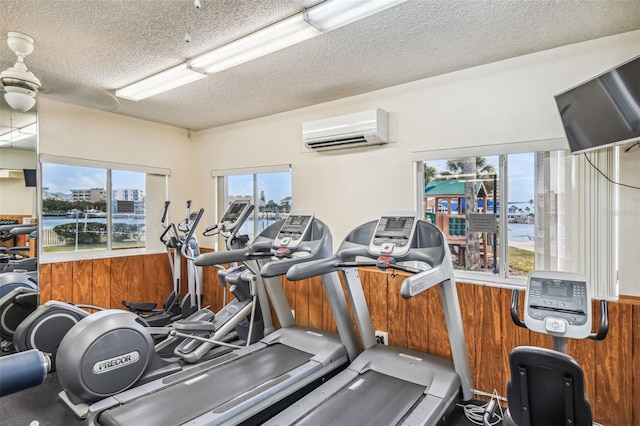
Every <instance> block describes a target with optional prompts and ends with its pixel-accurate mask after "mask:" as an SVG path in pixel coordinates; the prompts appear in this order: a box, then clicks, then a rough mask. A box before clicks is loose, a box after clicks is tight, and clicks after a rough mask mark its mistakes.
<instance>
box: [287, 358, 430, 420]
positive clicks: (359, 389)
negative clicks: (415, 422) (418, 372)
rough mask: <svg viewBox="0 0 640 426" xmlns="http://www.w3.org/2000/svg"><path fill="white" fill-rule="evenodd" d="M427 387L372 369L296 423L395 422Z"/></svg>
mask: <svg viewBox="0 0 640 426" xmlns="http://www.w3.org/2000/svg"><path fill="white" fill-rule="evenodd" d="M424 390H425V388H424V386H420V385H417V384H415V383H411V382H406V381H404V380H402V379H398V378H396V377H391V376H387V375H384V374H380V373H378V372H376V371H373V370H369V371H367V372H366V373H364V374H362V375H360V376H358V378H357V379H356V380H354V381H353V382H352V383H351V384H350V385H349V386H347V387H345V388H344V389H342V390H341V391H340V392H338V393H336V394H335V395H334V396H333V397H331V399H329V400H327V401H326V402H325V403H323V404H321V405H320V406H318V408H316V409H315V410H314V411H312V412H311V413H309V414H308V415H306V416H305V417H303V418H302V419H301V420H300V421H299V422H297V423H296V426H297V425H314V426H316V425H319V424H324V425H372V426H374V425H375V426H378V425H394V424H396V423H398V422H399V421H400V419H402V417H404V415H405V414H406V412H407V411H408V410H409V409H410V408H411V407H412V406H413V405H414V404H415V403H416V401H418V399H420V398H421V397H422V395H423V393H424Z"/></svg>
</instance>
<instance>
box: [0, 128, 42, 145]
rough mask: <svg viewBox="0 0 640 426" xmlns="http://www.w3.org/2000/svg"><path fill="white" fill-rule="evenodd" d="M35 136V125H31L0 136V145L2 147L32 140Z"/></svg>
mask: <svg viewBox="0 0 640 426" xmlns="http://www.w3.org/2000/svg"><path fill="white" fill-rule="evenodd" d="M35 135H36V123H31V124H29V125H27V126H24V127H22V128H20V129H15V130H13V131H11V132H7V133H4V134H2V135H0V143H1V144H2V145H7V144H10V143H11V142H18V141H21V140H24V139H29V138H32V137H34V136H35Z"/></svg>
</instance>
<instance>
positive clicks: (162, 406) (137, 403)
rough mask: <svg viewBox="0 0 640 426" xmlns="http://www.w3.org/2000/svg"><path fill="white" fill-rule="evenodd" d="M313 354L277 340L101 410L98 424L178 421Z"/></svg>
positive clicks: (206, 408)
mask: <svg viewBox="0 0 640 426" xmlns="http://www.w3.org/2000/svg"><path fill="white" fill-rule="evenodd" d="M312 356H313V355H312V354H309V353H307V352H302V351H299V350H297V349H294V348H292V347H290V346H285V345H281V344H276V345H272V346H268V347H266V348H264V349H262V350H259V351H256V352H254V353H252V354H249V355H247V356H244V357H242V358H238V359H237V360H235V361H231V362H230V363H229V364H225V365H222V366H220V367H218V368H214V369H212V370H211V371H209V372H208V373H204V374H203V375H202V376H195V377H192V378H191V379H189V380H186V381H183V382H180V383H177V384H175V385H173V386H169V387H166V388H163V389H161V390H159V391H158V392H155V393H152V394H149V395H144V396H142V397H140V398H138V399H135V400H133V401H131V402H128V403H126V404H124V405H121V406H118V407H115V408H112V409H110V410H108V411H105V412H104V413H102V414H101V415H100V416H99V418H98V424H100V425H103V426H115V425H142V424H145V425H179V424H182V423H185V422H187V421H189V420H191V419H193V418H195V417H198V416H199V415H201V414H203V413H206V412H208V411H211V410H213V409H215V408H216V407H218V406H220V405H222V404H224V403H226V402H228V401H229V400H231V399H233V398H235V397H237V396H238V395H241V394H243V393H244V392H247V391H250V390H252V389H253V388H255V387H257V386H258V385H260V384H262V383H264V382H266V381H268V380H271V379H273V378H276V377H278V376H280V375H282V374H285V373H286V372H288V371H291V370H292V369H294V368H296V367H298V366H300V365H302V364H304V363H306V362H307V361H309V359H311V357H312Z"/></svg>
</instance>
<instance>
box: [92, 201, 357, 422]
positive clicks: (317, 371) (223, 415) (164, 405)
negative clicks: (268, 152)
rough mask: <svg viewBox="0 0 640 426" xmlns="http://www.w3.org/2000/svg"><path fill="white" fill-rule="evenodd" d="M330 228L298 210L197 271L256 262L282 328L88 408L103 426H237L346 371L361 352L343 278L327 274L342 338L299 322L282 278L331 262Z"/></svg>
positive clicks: (202, 261)
mask: <svg viewBox="0 0 640 426" xmlns="http://www.w3.org/2000/svg"><path fill="white" fill-rule="evenodd" d="M331 250H332V241H331V234H330V232H329V229H328V228H327V226H326V225H325V224H324V223H322V222H321V221H320V220H318V219H315V217H314V215H313V214H312V213H307V212H295V213H291V214H290V215H289V216H288V217H287V218H286V219H284V220H280V221H278V222H276V223H274V224H272V225H271V226H269V227H267V228H266V229H265V230H264V231H262V232H261V233H260V234H259V235H258V236H257V237H256V238H255V240H254V241H253V243H251V244H250V245H249V246H247V247H246V248H243V249H238V250H231V251H223V252H215V253H206V254H202V255H200V256H199V257H197V258H196V261H195V262H196V264H197V265H198V266H211V265H218V264H224V263H231V262H238V261H246V260H247V259H257V260H258V263H259V264H260V266H261V269H260V275H261V276H262V277H263V281H264V284H265V287H266V290H267V293H268V295H269V298H270V301H271V305H272V307H273V309H274V311H275V313H276V315H277V317H278V320H279V322H280V325H281V328H280V329H278V330H276V331H274V332H273V333H271V334H269V335H268V336H266V337H264V338H263V339H261V340H260V341H258V342H256V343H253V344H251V345H249V346H247V347H245V348H242V349H237V350H234V351H232V352H231V353H229V354H226V355H223V356H220V357H218V358H215V359H213V360H210V361H206V362H204V363H201V364H197V365H195V366H194V367H192V368H190V369H188V370H185V371H182V372H179V373H175V374H173V375H169V376H166V377H164V378H162V379H158V380H155V381H153V382H150V383H147V384H144V385H142V386H139V387H136V388H133V389H130V390H127V391H124V392H122V393H120V394H118V395H115V396H113V397H109V398H106V399H104V400H102V401H99V402H97V403H94V404H92V405H91V406H90V407H89V411H90V416H89V424H98V425H103V426H115V425H131V424H150V425H159V424H165V425H180V424H190V425H201V424H238V423H240V422H242V421H244V420H247V419H250V418H251V417H253V416H254V415H256V414H258V413H260V412H261V411H263V410H266V409H267V408H269V407H270V406H272V405H273V404H277V403H278V402H280V401H282V400H283V399H284V398H287V397H289V396H291V395H292V394H294V393H296V392H298V391H300V390H301V389H303V388H304V387H306V386H307V385H309V384H311V383H313V382H315V381H316V380H319V379H322V378H324V377H326V376H327V375H328V374H330V373H332V372H334V371H335V370H336V369H338V368H340V367H343V366H344V365H345V364H346V363H347V362H349V361H350V360H353V359H354V358H355V357H356V355H357V354H358V353H359V350H360V349H359V346H358V340H357V337H356V333H355V328H354V326H353V323H352V321H351V317H350V315H349V310H348V308H347V302H346V298H345V295H344V292H343V290H342V286H341V283H340V279H339V277H338V275H337V274H336V273H335V272H331V273H327V274H324V275H322V282H323V285H324V290H325V294H326V296H327V300H328V302H329V304H330V306H331V311H332V313H333V317H334V319H335V321H336V325H337V328H338V332H339V335H336V334H335V333H330V332H326V331H324V330H318V329H313V328H310V327H302V326H298V325H296V323H295V320H294V317H293V314H292V312H291V307H290V306H289V304H288V302H287V299H286V296H285V293H284V289H283V287H282V284H281V282H280V276H281V275H284V274H286V272H287V271H288V270H289V268H290V267H291V266H293V265H295V264H301V263H304V262H307V261H311V260H315V259H320V258H324V257H328V256H331Z"/></svg>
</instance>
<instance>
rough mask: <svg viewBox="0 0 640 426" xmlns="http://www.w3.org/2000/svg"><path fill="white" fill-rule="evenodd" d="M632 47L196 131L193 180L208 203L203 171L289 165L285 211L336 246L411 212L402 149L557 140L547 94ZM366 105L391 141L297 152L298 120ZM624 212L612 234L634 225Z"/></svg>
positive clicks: (493, 67)
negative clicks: (363, 226) (316, 226)
mask: <svg viewBox="0 0 640 426" xmlns="http://www.w3.org/2000/svg"><path fill="white" fill-rule="evenodd" d="M639 42H640V31H635V32H630V33H626V34H622V35H618V36H613V37H607V38H602V39H598V40H594V41H590V42H586V43H580V44H576V45H571V46H566V47H562V48H558V49H553V50H549V51H545V52H540V53H535V54H531V55H526V56H522V57H518V58H513V59H509V60H505V61H501V62H496V63H492V64H488V65H484V66H480V67H475V68H471V69H466V70H463V71H459V72H455V73H450V74H447V75H442V76H438V77H433V78H429V79H425V80H420V81H417V82H413V83H409V84H404V85H400V86H396V87H392V88H388V89H384V90H379V91H376V92H371V93H368V94H364V95H360V96H355V97H351V98H346V99H342V100H338V101H334V102H330V103H325V104H319V105H315V106H312V107H308V108H303V109H299V110H295V111H289V112H286V113H282V114H277V115H273V116H269V117H263V118H260V119H256V120H252V121H247V122H243V123H237V124H233V125H229V126H224V127H219V128H215V129H209V130H205V131H202V132H198V133H197V134H196V135H195V136H194V142H195V152H196V156H195V157H194V171H195V173H196V174H197V175H196V176H195V179H194V181H195V182H197V183H198V184H199V185H200V190H201V194H202V195H201V198H202V199H203V200H204V201H205V205H207V206H213V194H214V189H213V180H212V179H211V177H210V176H211V171H212V170H220V169H231V168H243V167H254V166H268V165H272V164H283V163H290V164H292V170H293V203H294V208H295V209H297V210H312V211H315V212H316V215H317V217H318V218H320V219H322V220H323V221H325V222H326V223H327V224H328V225H329V227H330V228H331V230H332V233H333V237H334V245H337V244H339V242H340V241H341V240H342V238H343V237H344V236H345V235H346V233H347V232H348V231H349V230H350V229H352V228H353V227H354V226H356V225H358V224H360V223H362V222H363V221H366V220H371V219H374V218H376V217H377V216H378V215H379V214H380V213H381V212H383V211H385V210H404V209H410V210H411V209H413V208H414V201H413V200H414V182H413V172H412V163H411V160H410V157H411V153H412V152H415V151H423V150H430V149H442V148H455V147H472V146H481V145H493V144H503V143H513V142H525V141H537V140H545V139H554V138H562V137H564V132H563V130H562V125H561V122H560V118H559V115H558V111H557V108H556V106H555V101H554V98H553V96H554V95H555V94H557V93H560V92H562V91H564V90H566V89H568V88H570V87H573V86H575V85H577V84H579V83H581V82H582V81H584V80H587V79H589V78H591V77H593V76H594V75H596V74H599V73H601V72H603V71H605V70H607V69H609V68H611V67H614V66H616V65H618V64H619V63H621V62H623V61H626V60H628V59H629V58H631V57H633V56H636V55H638V54H639V53H640V43H639ZM434 60H437V58H434ZM273 101H274V102H277V99H274V100H273ZM371 108H382V109H385V110H386V111H388V112H389V113H390V116H391V130H392V132H393V140H394V141H395V143H392V144H389V145H386V146H382V147H377V148H371V149H361V150H352V151H336V152H332V153H315V152H314V153H309V152H305V150H304V149H303V148H302V142H301V127H302V123H303V122H304V121H308V120H315V119H320V118H326V117H330V116H334V115H340V114H346V113H350V112H354V111H360V110H365V109H371ZM628 163H629V162H625V167H626V168H627V170H625V171H624V173H623V175H626V176H628V177H629V176H630V178H631V179H636V180H637V179H638V173H640V171H639V170H638V167H637V166H631V170H629V169H628V168H629V166H630V165H629V164H628ZM621 204H622V205H621V209H629V208H630V209H631V210H633V207H628V206H626V205H627V204H628V201H627V200H625V199H623V200H622V203H621ZM633 211H635V212H636V214H635V217H633V215H631V216H632V217H625V218H621V227H624V226H630V225H633V224H635V226H636V228H637V224H638V216H639V215H638V214H637V212H638V210H637V209H636V210H633ZM205 222H208V221H207V220H205ZM635 241H638V240H637V239H636V240H635ZM624 244H625V246H624V247H622V250H621V253H622V255H621V260H622V261H623V265H625V266H624V267H625V268H629V265H630V262H629V258H627V259H626V260H625V258H624V253H625V252H627V251H629V252H632V248H633V247H634V246H635V243H634V242H633V241H628V240H625V242H624ZM631 244H634V245H631ZM635 263H637V260H636V261H635ZM636 267H637V266H636ZM621 275H622V276H623V277H625V281H624V282H622V283H621V289H622V292H623V293H627V294H640V284H638V281H637V278H634V277H637V276H638V275H637V274H633V275H632V276H629V275H631V274H621Z"/></svg>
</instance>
